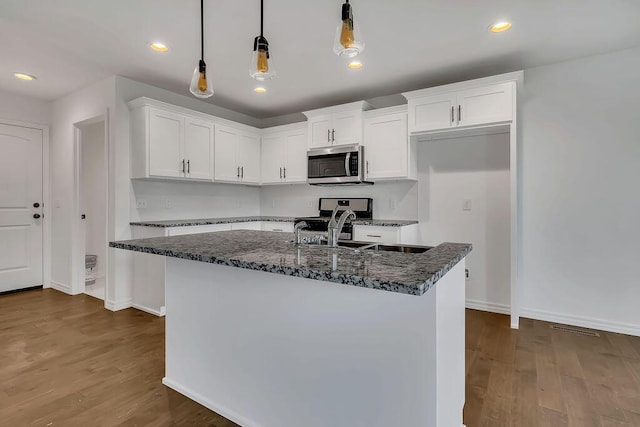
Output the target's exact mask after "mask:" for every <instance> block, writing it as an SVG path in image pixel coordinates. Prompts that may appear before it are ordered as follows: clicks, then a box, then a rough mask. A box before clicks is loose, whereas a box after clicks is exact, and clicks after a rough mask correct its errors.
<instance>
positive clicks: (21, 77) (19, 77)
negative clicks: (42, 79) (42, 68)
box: [13, 73, 37, 81]
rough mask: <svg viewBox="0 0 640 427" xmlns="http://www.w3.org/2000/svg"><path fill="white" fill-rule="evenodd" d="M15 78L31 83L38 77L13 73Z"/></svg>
mask: <svg viewBox="0 0 640 427" xmlns="http://www.w3.org/2000/svg"><path fill="white" fill-rule="evenodd" d="M13 75H14V77H15V78H16V79H20V80H27V81H31V80H36V79H37V77H36V76H34V75H31V74H25V73H13Z"/></svg>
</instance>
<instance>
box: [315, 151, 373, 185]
mask: <svg viewBox="0 0 640 427" xmlns="http://www.w3.org/2000/svg"><path fill="white" fill-rule="evenodd" d="M307 163H308V167H307V182H308V183H309V184H311V185H358V184H373V183H372V182H366V181H365V176H364V164H365V163H364V147H363V146H361V145H347V146H342V147H330V148H319V149H315V150H309V151H307Z"/></svg>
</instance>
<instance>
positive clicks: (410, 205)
mask: <svg viewBox="0 0 640 427" xmlns="http://www.w3.org/2000/svg"><path fill="white" fill-rule="evenodd" d="M417 194H418V183H417V182H407V181H404V182H402V181H397V182H393V181H391V182H379V183H376V184H374V185H360V186H339V187H314V186H310V185H306V184H298V185H283V186H280V185H277V186H264V187H262V191H261V193H260V213H261V215H276V216H310V215H318V199H319V198H320V197H371V198H373V216H374V217H375V218H383V219H414V220H415V219H417V218H418V197H417ZM393 203H395V208H393V207H392V206H391V205H392V204H393Z"/></svg>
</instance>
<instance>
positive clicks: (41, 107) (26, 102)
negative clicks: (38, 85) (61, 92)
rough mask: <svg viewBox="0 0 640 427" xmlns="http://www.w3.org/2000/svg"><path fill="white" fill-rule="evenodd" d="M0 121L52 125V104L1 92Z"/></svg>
mask: <svg viewBox="0 0 640 427" xmlns="http://www.w3.org/2000/svg"><path fill="white" fill-rule="evenodd" d="M0 119H7V120H14V121H20V122H28V123H33V124H42V125H48V124H50V123H51V103H50V102H46V101H41V100H39V99H33V98H27V97H25V96H21V95H15V94H13V93H8V92H0Z"/></svg>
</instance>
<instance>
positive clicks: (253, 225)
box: [231, 221, 262, 231]
mask: <svg viewBox="0 0 640 427" xmlns="http://www.w3.org/2000/svg"><path fill="white" fill-rule="evenodd" d="M231 229H232V230H254V231H260V230H262V222H261V221H248V222H234V223H233V224H231Z"/></svg>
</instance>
